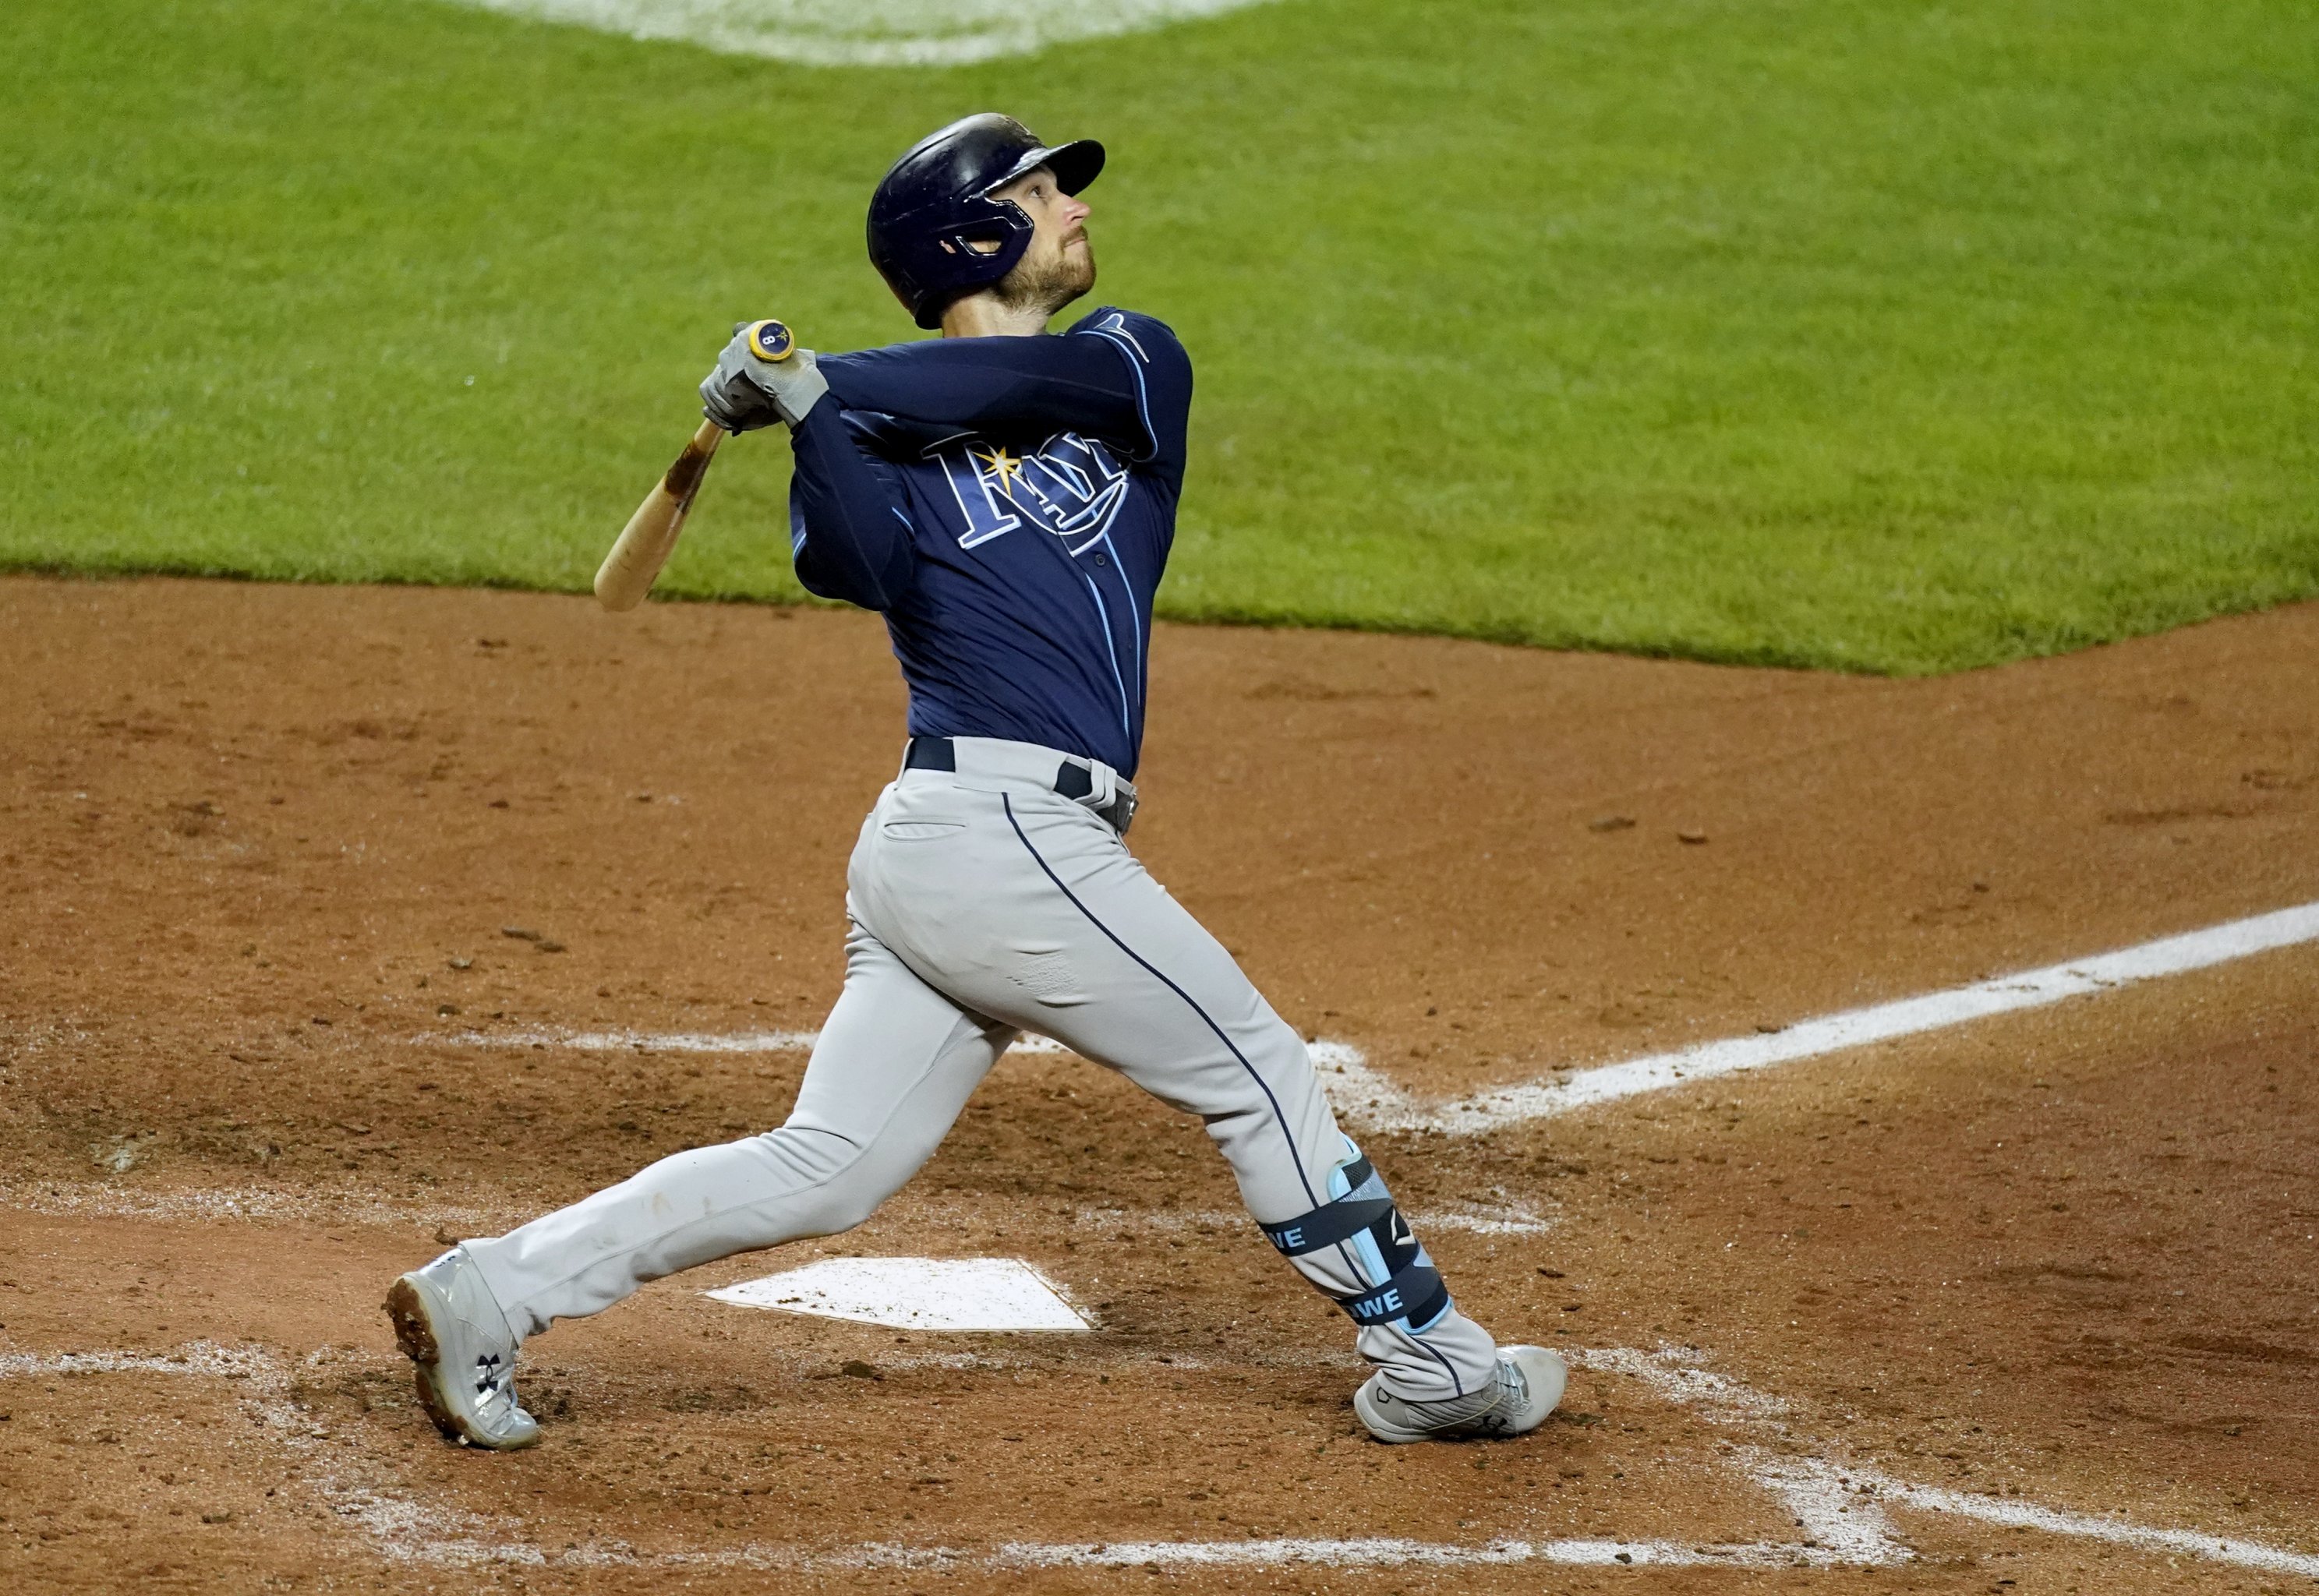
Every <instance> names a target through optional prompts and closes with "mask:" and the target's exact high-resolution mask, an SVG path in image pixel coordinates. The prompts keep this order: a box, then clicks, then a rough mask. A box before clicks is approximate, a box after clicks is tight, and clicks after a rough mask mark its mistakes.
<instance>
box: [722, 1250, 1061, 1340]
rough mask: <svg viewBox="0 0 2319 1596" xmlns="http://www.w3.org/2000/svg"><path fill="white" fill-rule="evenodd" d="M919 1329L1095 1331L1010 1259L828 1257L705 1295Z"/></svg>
mask: <svg viewBox="0 0 2319 1596" xmlns="http://www.w3.org/2000/svg"><path fill="white" fill-rule="evenodd" d="M709 1295H710V1296H712V1297H714V1298H716V1299H717V1301H718V1302H720V1303H738V1304H739V1305H740V1306H742V1307H744V1308H778V1309H780V1310H781V1312H785V1313H817V1314H819V1315H821V1316H822V1317H823V1318H825V1319H853V1320H858V1321H861V1322H862V1323H864V1324H889V1325H892V1326H894V1327H895V1328H896V1329H898V1330H1092V1329H1094V1328H1095V1327H1094V1326H1093V1325H1091V1324H1089V1323H1088V1322H1087V1320H1086V1318H1085V1317H1084V1316H1082V1315H1081V1314H1080V1312H1079V1311H1078V1309H1076V1308H1074V1307H1072V1306H1071V1305H1070V1303H1069V1302H1067V1301H1066V1300H1065V1299H1064V1297H1063V1294H1062V1293H1060V1291H1058V1290H1056V1288H1055V1287H1054V1285H1052V1284H1051V1282H1050V1281H1049V1280H1048V1279H1047V1277H1046V1276H1043V1275H1042V1274H1040V1273H1039V1271H1038V1270H1036V1269H1034V1268H1033V1267H1031V1266H1030V1265H1028V1264H1026V1263H1024V1262H1023V1261H1022V1260H1021V1259H1020V1258H824V1259H823V1260H821V1261H820V1262H819V1263H815V1264H808V1265H807V1266H806V1267H804V1268H802V1269H791V1270H790V1271H788V1272H787V1273H785V1274H781V1275H768V1276H765V1277H764V1278H763V1279H762V1280H744V1281H743V1282H741V1284H740V1285H728V1286H726V1287H724V1288H723V1289H722V1290H720V1291H712V1292H710V1293H709Z"/></svg>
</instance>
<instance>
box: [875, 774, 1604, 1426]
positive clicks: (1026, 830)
mask: <svg viewBox="0 0 2319 1596" xmlns="http://www.w3.org/2000/svg"><path fill="white" fill-rule="evenodd" d="M945 801H947V802H949V803H951V804H952V805H953V806H955V807H961V809H964V808H967V807H973V806H977V805H979V806H987V807H988V809H995V810H996V811H997V813H996V814H995V815H988V814H985V815H981V816H978V818H977V823H976V824H974V825H971V826H970V827H969V828H967V829H966V830H965V831H963V832H961V836H960V838H959V840H958V841H956V842H954V843H951V844H948V849H949V851H950V852H952V858H951V859H950V860H948V861H945V862H943V863H942V864H940V865H937V864H935V863H934V862H933V856H932V855H931V854H921V855H918V856H914V857H911V858H904V859H898V860H896V861H893V862H892V863H890V864H889V866H888V868H886V869H885V870H882V871H881V872H880V880H881V881H882V882H883V883H884V884H885V886H886V887H887V888H889V889H888V890H885V891H881V892H878V893H875V894H872V895H865V897H864V904H863V907H864V910H865V913H867V914H869V915H870V916H871V922H872V924H880V917H881V916H882V917H884V918H885V919H887V920H890V921H891V922H893V923H894V924H895V930H894V932H893V934H894V935H895V936H896V937H897V938H898V940H899V941H901V942H903V943H905V944H906V945H907V946H908V947H909V949H910V951H911V957H912V959H913V960H916V961H919V968H920V969H922V970H923V971H924V972H925V974H926V975H927V976H928V978H930V979H931V980H933V981H934V982H935V983H936V984H938V985H940V986H942V987H943V988H944V989H945V990H947V991H950V992H952V994H953V995H955V996H958V997H960V998H961V1001H964V1002H968V1003H970V1004H973V1005H976V1006H977V1007H978V1008H981V1009H984V1010H985V1011H987V1012H988V1013H991V1014H994V1015H997V1016H998V1017H1000V1018H1003V1019H1006V1020H1007V1021H1010V1022H1012V1023H1015V1024H1018V1025H1021V1026H1023V1027H1024V1028H1026V1029H1030V1030H1034V1031H1038V1032H1042V1033H1044V1034H1046V1035H1050V1036H1052V1037H1054V1038H1056V1039H1057V1040H1058V1041H1061V1042H1063V1043H1064V1044H1065V1045H1066V1046H1069V1047H1070V1048H1072V1049H1074V1050H1077V1051H1078V1052H1080V1053H1082V1054H1085V1055H1086V1056H1087V1057H1089V1058H1092V1059H1097V1060H1099V1061H1101V1062H1104V1063H1105V1064H1108V1065H1111V1066H1113V1067H1114V1068H1116V1069H1120V1070H1121V1071H1123V1073H1124V1074H1126V1075H1127V1076H1128V1077H1129V1078H1131V1079H1132V1080H1134V1081H1135V1082H1136V1083H1137V1084H1138V1085H1140V1086H1141V1087H1144V1088H1145V1089H1147V1090H1149V1091H1150V1092H1151V1093H1153V1094H1154V1095H1155V1096H1159V1097H1160V1098H1161V1099H1162V1100H1163V1101H1165V1102H1168V1103H1169V1104H1171V1105H1174V1106H1176V1107H1178V1108H1181V1109H1184V1110H1186V1111H1187V1112H1189V1113H1193V1114H1198V1115H1200V1116H1201V1118H1202V1119H1203V1120H1204V1121H1205V1123H1206V1125H1207V1129H1208V1133H1209V1135H1210V1136H1211V1137H1212V1138H1214V1141H1215V1142H1216V1144H1217V1146H1218V1147H1219V1149H1221V1150H1222V1151H1223V1154H1224V1156H1225V1158H1226V1159H1228V1160H1229V1161H1230V1162H1231V1164H1232V1171H1233V1174H1234V1176H1235V1177H1236V1178H1237V1179H1238V1181H1239V1183H1240V1188H1241V1196H1242V1198H1243V1199H1244V1200H1245V1201H1246V1203H1247V1204H1248V1206H1249V1209H1250V1213H1252V1214H1253V1215H1254V1216H1255V1217H1256V1219H1257V1220H1258V1222H1259V1223H1260V1224H1262V1225H1263V1226H1264V1228H1265V1231H1266V1233H1267V1234H1268V1236H1269V1237H1271V1238H1272V1239H1273V1240H1274V1242H1275V1245H1276V1246H1278V1247H1279V1248H1280V1249H1282V1250H1283V1251H1284V1252H1286V1254H1287V1255H1288V1256H1289V1258H1290V1259H1291V1261H1292V1262H1293V1263H1294V1264H1295V1267H1297V1269H1298V1270H1299V1271H1300V1272H1302V1273H1303V1274H1304V1276H1305V1277H1306V1278H1307V1279H1308V1280H1310V1281H1311V1282H1312V1283H1313V1285H1316V1286H1317V1287H1319V1288H1320V1289H1321V1290H1322V1291H1323V1292H1325V1293H1326V1294H1329V1295H1330V1296H1331V1297H1332V1298H1333V1299H1335V1300H1336V1301H1337V1302H1338V1303H1340V1305H1342V1306H1343V1307H1344V1308H1345V1310H1346V1312H1348V1313H1349V1315H1351V1316H1352V1317H1353V1318H1354V1320H1355V1321H1356V1322H1357V1323H1358V1325H1359V1327H1360V1328H1359V1331H1358V1346H1359V1348H1360V1350H1361V1352H1362V1354H1363V1355H1364V1356H1365V1357H1367V1358H1368V1359H1369V1360H1370V1361H1371V1362H1372V1363H1374V1364H1376V1366H1378V1368H1379V1370H1380V1374H1381V1376H1382V1380H1381V1388H1382V1389H1383V1390H1384V1391H1385V1392H1388V1393H1392V1395H1393V1397H1394V1399H1395V1400H1398V1401H1403V1402H1420V1403H1433V1402H1449V1403H1452V1404H1457V1403H1466V1404H1469V1405H1476V1406H1478V1405H1481V1404H1485V1403H1487V1402H1490V1401H1491V1400H1493V1397H1494V1394H1495V1392H1496V1388H1497V1385H1498V1383H1499V1381H1500V1379H1501V1374H1500V1369H1499V1357H1498V1351H1497V1348H1496V1346H1495V1344H1494V1343H1493V1340H1492V1339H1491V1337H1490V1336H1489V1334H1488V1333H1487V1332H1486V1331H1484V1330H1483V1329H1482V1328H1481V1327H1480V1326H1479V1325H1477V1324H1475V1322H1474V1321H1472V1320H1470V1319H1468V1318H1466V1315H1464V1314H1463V1313H1462V1312H1458V1310H1457V1307H1456V1305H1455V1303H1453V1302H1452V1301H1451V1299H1450V1297H1449V1294H1448V1291H1447V1289H1446V1287H1444V1286H1443V1285H1442V1284H1441V1281H1440V1276H1439V1272H1438V1271H1437V1270H1436V1269H1435V1268H1434V1267H1433V1264H1432V1261H1431V1259H1430V1258H1428V1257H1427V1256H1426V1254H1425V1252H1424V1249H1422V1248H1421V1246H1419V1245H1418V1243H1417V1240H1416V1239H1415V1237H1414V1236H1413V1235H1412V1233H1411V1231H1410V1230H1409V1227H1408V1225H1407V1223H1406V1222H1405V1221H1403V1218H1402V1217H1401V1215H1400V1214H1399V1213H1397V1212H1396V1211H1395V1209H1394V1206H1393V1204H1392V1201H1391V1198H1390V1197H1389V1196H1388V1195H1386V1194H1385V1186H1384V1182H1383V1180H1382V1178H1381V1177H1378V1176H1377V1175H1376V1171H1375V1170H1374V1169H1373V1168H1371V1167H1370V1166H1369V1165H1368V1163H1367V1160H1366V1159H1363V1158H1362V1157H1361V1155H1360V1152H1359V1150H1358V1148H1356V1147H1355V1146H1354V1145H1353V1144H1352V1143H1351V1142H1350V1141H1349V1140H1348V1139H1347V1138H1346V1137H1345V1136H1344V1135H1343V1134H1342V1133H1341V1132H1340V1131H1339V1129H1338V1127H1337V1123H1336V1120H1335V1116H1334V1114H1332V1113H1331V1109H1330V1106H1329V1103H1328V1100H1327V1098H1326V1096H1324V1095H1323V1094H1322V1090H1321V1087H1320V1083H1319V1080H1318V1078H1316V1076H1315V1075H1314V1073H1313V1066H1312V1061H1311V1059H1310V1057H1309V1055H1308V1054H1307V1052H1306V1050H1305V1048H1304V1041H1303V1039H1302V1038H1301V1037H1299V1036H1298V1035H1297V1034H1296V1032H1295V1031H1294V1030H1293V1029H1291V1028H1290V1027H1289V1026H1288V1025H1287V1024H1286V1023H1285V1022H1283V1021H1282V1020H1281V1019H1280V1017H1279V1016H1278V1015H1277V1014H1275V1013H1273V1011H1272V1009H1271V1007H1270V1005H1268V1004H1267V1003H1266V1002H1265V1001H1264V999H1263V997H1262V996H1260V995H1259V993H1258V992H1257V991H1256V989H1255V987H1253V986H1252V985H1251V984H1250V982H1249V980H1248V978H1247V977H1246V976H1245V975H1244V974H1242V973H1241V969H1240V968H1239V966H1238V965H1237V964H1236V963H1235V962H1234V961H1233V960H1232V955H1231V954H1230V953H1229V952H1228V951H1226V950H1225V949H1224V948H1223V946H1222V945H1221V944H1220V943H1218V942H1216V940H1215V939H1214V937H1212V936H1210V935H1209V934H1208V933H1207V932H1206V931H1205V929H1203V928H1202V927H1201V926H1200V924H1198V922H1197V921H1196V920H1194V919H1193V917H1192V916H1191V915H1190V914H1188V913H1187V911H1186V910H1185V909H1184V908H1183V907H1182V906H1181V905H1179V904H1178V903H1177V902H1176V901H1175V899H1174V898H1172V897H1169V895H1168V893H1167V892H1166V890H1165V889H1164V888H1161V887H1160V885H1159V884H1158V883H1157V882H1156V881H1154V880H1153V879H1151V877H1150V875H1149V874H1148V873H1146V872H1145V871H1144V870H1143V868H1142V866H1141V864H1139V863H1138V862H1137V861H1136V860H1135V859H1134V857H1133V856H1132V855H1131V854H1130V853H1128V852H1127V851H1126V849H1125V848H1124V847H1123V845H1122V844H1121V843H1120V842H1119V840H1118V838H1117V837H1116V836H1115V835H1114V834H1113V833H1112V832H1111V831H1110V829H1109V828H1108V827H1107V826H1105V825H1104V824H1103V823H1102V822H1101V821H1100V820H1098V819H1096V817H1095V816H1092V815H1091V814H1089V813H1088V812H1087V810H1086V809H1084V808H1081V807H1078V805H1075V804H1072V803H1070V802H1069V801H1068V800H1065V799H1060V798H1056V797H1055V796H1054V795H1052V794H1051V793H1039V792H1036V791H1027V792H1026V791H1016V792H1013V793H1006V794H1000V793H961V794H959V795H957V796H956V797H955V798H951V799H948V800H945ZM992 822H995V824H991V823H992ZM922 860H923V861H925V862H921V861H922ZM945 876H954V877H958V878H961V879H967V880H970V881H971V883H972V887H973V890H972V892H971V894H970V895H960V894H956V893H949V894H946V893H945V891H944V888H943V880H944V878H945ZM1557 1394H1558V1389H1557ZM1540 1395H1541V1397H1543V1396H1544V1395H1545V1393H1543V1392H1541V1393H1540ZM1547 1406H1548V1407H1550V1406H1551V1402H1550V1401H1549V1402H1547ZM1541 1416H1542V1414H1541Z"/></svg>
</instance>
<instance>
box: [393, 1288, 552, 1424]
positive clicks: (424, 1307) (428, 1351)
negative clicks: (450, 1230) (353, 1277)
mask: <svg viewBox="0 0 2319 1596" xmlns="http://www.w3.org/2000/svg"><path fill="white" fill-rule="evenodd" d="M386 1316H387V1317H388V1318H389V1319H391V1320H393V1321H394V1339H395V1340H396V1342H397V1343H398V1344H399V1345H400V1346H401V1347H402V1353H403V1356H404V1357H408V1358H410V1359H411V1362H412V1363H413V1364H415V1365H417V1366H418V1371H419V1400H420V1402H422V1403H424V1404H425V1406H426V1409H427V1416H428V1417H429V1418H430V1419H432V1420H435V1428H436V1429H439V1430H441V1431H442V1432H443V1433H444V1434H445V1435H447V1436H448V1437H450V1438H451V1439H453V1440H455V1441H457V1442H458V1443H459V1444H460V1445H461V1446H464V1447H489V1448H490V1449H491V1450H492V1451H494V1452H512V1451H513V1450H515V1449H516V1448H517V1447H528V1446H530V1445H531V1444H532V1443H533V1442H535V1441H537V1440H538V1439H539V1424H538V1421H537V1420H535V1419H533V1418H532V1416H531V1415H530V1414H528V1413H527V1412H525V1411H523V1405H522V1404H521V1403H520V1402H517V1401H516V1397H515V1336H514V1333H513V1332H512V1331H510V1330H509V1329H508V1321H507V1315H506V1314H504V1313H502V1312H500V1304H499V1300H498V1299H497V1298H495V1297H494V1296H492V1293H491V1288H490V1287H489V1286H487V1285H484V1284H483V1275H482V1272H481V1271H479V1270H478V1269H477V1268H476V1267H475V1264H474V1259H472V1258H469V1257H468V1256H467V1249H465V1248H464V1247H455V1248H453V1249H451V1250H450V1251H448V1252H447V1253H445V1254H444V1255H443V1256H442V1257H441V1258H437V1259H436V1260H435V1261H434V1262H433V1263H431V1264H429V1265H428V1266H427V1267H425V1268H423V1269H413V1270H412V1271H411V1273H410V1274H408V1275H405V1276H402V1279H400V1280H397V1281H396V1282H395V1283H394V1284H393V1285H392V1286H390V1287H388V1289H387V1293H386Z"/></svg>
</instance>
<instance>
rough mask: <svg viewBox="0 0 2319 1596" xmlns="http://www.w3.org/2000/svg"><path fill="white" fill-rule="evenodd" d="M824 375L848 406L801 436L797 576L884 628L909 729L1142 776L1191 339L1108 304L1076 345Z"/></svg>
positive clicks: (830, 365)
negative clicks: (1150, 661) (1156, 602)
mask: <svg viewBox="0 0 2319 1596" xmlns="http://www.w3.org/2000/svg"><path fill="white" fill-rule="evenodd" d="M821 369H822V373H823V374H824V375H825V376H826V377H827V378H828V379H829V385H830V392H829V399H828V400H825V401H823V402H822V403H820V404H818V405H816V406H815V407H814V409H813V410H812V412H811V413H810V414H808V416H807V418H806V419H805V421H804V423H803V424H802V425H800V426H799V428H797V429H796V433H795V436H794V437H793V440H792V441H793V443H794V445H795V447H796V453H797V475H796V478H795V481H794V482H793V483H792V486H791V491H790V539H791V545H792V547H793V549H794V551H795V555H796V559H797V571H798V578H799V581H800V582H803V583H804V584H805V586H806V587H807V589H808V591H812V592H815V593H818V594H821V595H822V596H824V597H826V598H834V599H844V600H851V601H852V602H853V603H857V604H861V605H863V606H865V607H866V608H869V609H877V610H880V611H882V612H883V613H884V615H885V618H886V627H887V631H888V633H889V635H890V636H891V637H892V639H893V645H894V656H895V658H896V659H898V661H900V663H901V666H902V675H903V678H904V680H905V681H907V683H908V684H909V690H910V717H909V729H910V731H911V733H912V734H913V735H919V736H965V737H1003V738H1006V739H1009V740H1011V741H1015V742H1020V743H1037V744H1044V745H1045V746H1047V747H1050V748H1058V749H1061V750H1063V751H1064V752H1066V753H1078V754H1083V755H1086V756H1087V757H1090V758H1093V759H1098V760H1101V761H1102V762H1105V764H1108V765H1111V766H1112V767H1114V769H1116V770H1117V771H1120V772H1121V773H1122V774H1123V775H1125V776H1130V777H1132V775H1133V774H1134V771H1135V767H1136V762H1137V759H1138V755H1139V753H1140V751H1141V746H1142V742H1143V699H1144V684H1145V679H1146V673H1145V665H1144V658H1145V654H1146V652H1147V651H1148V649H1149V647H1150V638H1151V600H1152V595H1153V593H1154V592H1155V591H1157V590H1158V588H1159V586H1160V574H1161V573H1162V572H1163V571H1164V570H1165V569H1166V567H1167V564H1168V550H1169V546H1170V545H1171V544H1172V542H1173V541H1174V538H1175V531H1176V502H1177V498H1178V494H1179V492H1180V491H1181V490H1182V486H1183V480H1184V446H1185V426H1186V422H1187V418H1188V416H1189V414H1190V410H1191V401H1192V366H1191V361H1190V359H1189V358H1188V357H1187V356H1186V355H1185V353H1184V348H1183V346H1182V345H1181V344H1179V343H1178V341H1177V339H1176V335H1175V334H1174V333H1173V332H1171V331H1169V329H1168V328H1167V327H1166V325H1165V324H1163V323H1161V322H1159V321H1155V320H1152V319H1151V318H1150V317H1149V316H1140V315H1137V314H1135V313H1134V312H1132V311H1118V310H1112V309H1108V308H1106V309H1103V310H1098V311H1095V312H1093V313H1092V314H1090V315H1088V316H1087V317H1086V318H1084V319H1083V320H1080V321H1079V322H1078V323H1077V324H1076V325H1075V326H1073V327H1072V328H1071V329H1070V330H1069V332H1067V333H1064V334H1062V335H1061V336H1060V337H1040V338H943V339H938V340H930V341H926V342H922V343H911V344H897V345H893V346H890V347H887V348H882V349H868V350H862V351H860V352H859V353H856V354H851V355H833V356H824V357H822V360H821ZM831 400H834V401H836V402H835V403H832V402H830V401H831Z"/></svg>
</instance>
